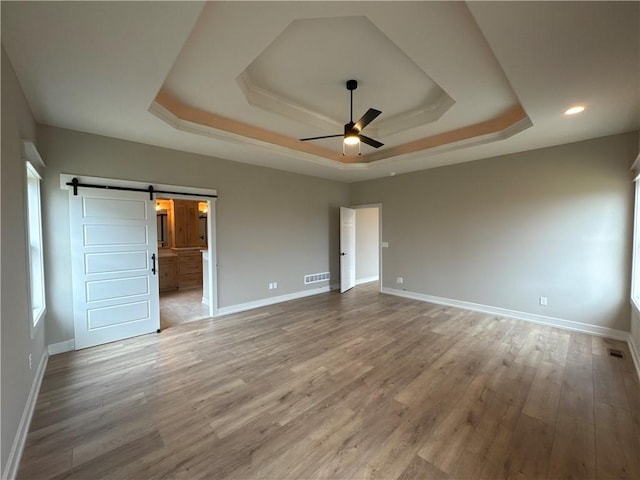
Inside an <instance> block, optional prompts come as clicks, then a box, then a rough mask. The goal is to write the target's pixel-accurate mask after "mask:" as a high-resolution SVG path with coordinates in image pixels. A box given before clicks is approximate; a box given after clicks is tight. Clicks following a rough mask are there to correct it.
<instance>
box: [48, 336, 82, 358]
mask: <svg viewBox="0 0 640 480" xmlns="http://www.w3.org/2000/svg"><path fill="white" fill-rule="evenodd" d="M75 348H76V342H75V340H73V339H71V340H65V341H64V342H59V343H52V344H51V345H49V346H48V347H47V350H48V351H49V355H57V354H59V353H64V352H71V351H72V350H75Z"/></svg>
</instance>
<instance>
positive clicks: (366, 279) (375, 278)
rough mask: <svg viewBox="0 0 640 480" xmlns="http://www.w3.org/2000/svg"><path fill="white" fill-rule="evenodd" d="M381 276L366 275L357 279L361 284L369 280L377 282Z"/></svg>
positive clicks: (358, 283) (357, 282)
mask: <svg viewBox="0 0 640 480" xmlns="http://www.w3.org/2000/svg"><path fill="white" fill-rule="evenodd" d="M379 278H380V277H378V276H377V275H376V276H374V277H366V278H361V279H359V280H356V285H361V284H363V283H369V282H375V281H377V280H378V279H379Z"/></svg>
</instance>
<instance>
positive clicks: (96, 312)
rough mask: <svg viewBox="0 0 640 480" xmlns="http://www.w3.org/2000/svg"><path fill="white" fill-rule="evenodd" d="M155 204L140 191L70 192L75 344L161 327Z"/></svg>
mask: <svg viewBox="0 0 640 480" xmlns="http://www.w3.org/2000/svg"><path fill="white" fill-rule="evenodd" d="M154 205H155V203H154V202H153V201H150V200H149V196H148V194H144V193H140V192H129V191H115V190H97V189H88V188H80V189H79V190H78V195H77V196H74V195H73V192H71V193H70V198H69V214H70V218H69V225H70V230H71V231H70V233H71V261H72V277H73V310H74V312H73V313H74V331H75V348H76V349H80V348H86V347H91V346H94V345H100V344H103V343H108V342H114V341H117V340H122V339H125V338H129V337H134V336H136V335H142V334H145V333H151V332H155V331H157V330H158V329H159V328H160V302H159V293H158V276H157V274H156V272H157V270H156V269H157V256H158V244H157V229H156V212H155V207H154ZM154 259H155V262H154ZM154 263H155V268H154Z"/></svg>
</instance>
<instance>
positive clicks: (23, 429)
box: [2, 352, 49, 480]
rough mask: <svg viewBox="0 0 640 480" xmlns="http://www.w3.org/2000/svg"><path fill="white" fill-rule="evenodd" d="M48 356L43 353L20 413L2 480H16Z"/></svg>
mask: <svg viewBox="0 0 640 480" xmlns="http://www.w3.org/2000/svg"><path fill="white" fill-rule="evenodd" d="M48 359H49V354H48V353H47V352H43V354H42V358H41V359H40V363H39V364H38V369H37V370H36V374H35V376H34V377H33V383H32V384H31V390H29V396H28V397H27V401H26V402H25V405H24V410H23V411H22V417H20V423H19V424H18V431H17V432H16V436H15V439H14V440H13V445H12V446H11V451H10V452H9V458H8V459H7V464H6V465H5V469H4V471H3V474H2V480H9V479H11V480H12V479H14V478H16V475H17V474H18V467H19V466H20V459H21V458H22V451H23V450H24V444H25V442H26V441H27V434H28V433H29V426H30V425H31V418H32V417H33V410H34V409H35V407H36V401H37V400H38V393H39V392H40V385H42V378H43V377H44V372H45V370H46V369H47V360H48Z"/></svg>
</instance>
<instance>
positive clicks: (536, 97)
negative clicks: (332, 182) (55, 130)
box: [0, 1, 640, 182]
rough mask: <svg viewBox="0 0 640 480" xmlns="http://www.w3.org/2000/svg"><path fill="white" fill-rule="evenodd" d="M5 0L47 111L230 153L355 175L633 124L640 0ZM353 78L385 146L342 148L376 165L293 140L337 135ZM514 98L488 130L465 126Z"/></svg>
mask: <svg viewBox="0 0 640 480" xmlns="http://www.w3.org/2000/svg"><path fill="white" fill-rule="evenodd" d="M0 5H1V8H2V12H1V13H2V44H3V46H4V48H5V49H6V52H7V54H8V56H9V59H10V60H11V63H12V65H13V67H14V68H15V70H16V73H17V75H18V79H19V81H20V83H21V85H22V87H23V90H24V92H25V95H26V96H27V99H28V101H29V104H30V106H31V109H32V111H33V114H34V116H35V117H36V119H37V121H39V122H41V123H44V124H49V125H54V126H59V127H63V128H71V129H75V130H80V131H85V132H90V133H96V134H101V135H108V136H112V137H117V138H123V139H128V140H133V141H139V142H144V143H148V144H152V145H159V146H164V147H169V148H175V149H179V150H185V151H190V152H195V153H201V154H205V155H210V156H215V157H219V158H226V159H230V160H235V161H240V162H246V163H252V164H257V165H264V166H270V167H274V168H278V169H283V170H288V171H294V172H298V173H304V174H309V175H316V176H320V177H325V178H332V179H336V180H342V181H348V182H351V181H359V180H365V179H370V178H377V177H381V176H385V175H389V174H390V173H391V172H397V173H403V172H409V171H414V170H419V169H424V168H431V167H435V166H440V165H446V164H451V163H459V162H464V161H471V160H476V159H480V158H486V157H489V156H494V155H500V154H506V153H512V152H517V151H523V150H530V149H534V148H540V147H545V146H550V145H557V144H562V143H569V142H573V141H579V140H583V139H587V138H594V137H599V136H604V135H610V134H615V133H621V132H626V131H631V130H636V129H638V128H639V127H640V106H639V103H640V98H639V91H640V88H639V86H640V76H639V71H640V8H639V7H640V3H638V2H471V3H468V4H467V3H464V2H406V3H405V2H371V3H369V2H283V3H281V2H207V3H203V2H7V1H2V2H1V3H0ZM350 78H355V79H357V80H358V81H359V87H358V89H357V90H356V91H355V92H354V117H356V118H357V117H359V116H360V115H361V114H362V113H364V111H365V110H366V109H367V108H369V107H373V108H377V109H380V110H382V111H383V114H382V115H381V116H380V117H378V119H376V120H375V121H374V122H372V124H371V125H370V126H369V127H367V129H366V130H365V131H364V132H363V133H365V134H366V135H368V136H372V137H374V138H377V139H378V140H380V141H382V142H384V143H385V146H384V147H382V148H381V149H380V150H378V151H375V150H373V149H372V148H371V147H368V146H366V145H365V146H363V157H361V158H362V159H361V160H360V159H359V158H358V157H354V158H352V159H350V160H348V161H350V162H353V161H355V162H359V161H364V162H369V163H342V161H343V160H342V159H341V158H340V157H341V152H342V145H341V141H340V139H330V140H323V141H320V142H314V143H315V144H316V145H315V146H308V145H307V144H301V142H297V140H296V139H297V138H301V137H307V136H316V135H326V134H331V133H341V125H342V124H344V123H346V122H347V120H348V115H349V108H348V107H349V103H348V101H349V96H348V92H347V90H346V89H345V86H344V83H345V81H346V80H348V79H350ZM163 96H165V97H167V98H171V99H172V102H173V104H175V105H177V106H178V107H179V108H176V109H173V110H172V108H171V107H169V106H168V104H166V103H164V104H163V103H162V102H160V99H161V98H162V97H163ZM443 99H444V100H443ZM446 99H448V100H446ZM445 100H446V101H445ZM439 102H440V103H439ZM443 102H444V103H443ZM575 103H582V104H585V105H586V106H587V110H586V111H585V112H584V113H583V114H581V115H579V116H576V117H565V116H563V115H562V112H563V111H564V110H565V109H566V108H567V107H568V106H570V105H572V104H575ZM514 108H515V109H520V110H521V111H522V110H523V111H524V112H526V118H524V119H521V120H519V121H518V122H516V123H514V124H513V125H511V126H510V127H508V128H503V129H502V130H501V131H499V132H495V134H491V135H486V134H480V133H482V132H480V133H479V134H477V135H475V136H473V135H472V136H468V137H462V136H460V135H458V134H457V133H456V132H460V131H463V130H465V129H469V128H470V129H471V130H472V131H473V128H472V127H473V126H474V125H478V124H480V123H482V122H485V121H489V120H492V119H496V118H498V117H499V116H501V115H503V114H505V112H507V111H509V110H510V109H514ZM438 109H439V110H438ZM436 110H437V111H436ZM180 111H185V112H191V113H192V114H193V115H196V114H197V115H196V116H198V115H199V116H198V118H202V119H204V120H202V121H200V120H198V121H194V118H196V117H194V116H192V117H188V116H182V117H181V113H180ZM434 112H435V113H434ZM210 117H211V118H215V119H216V122H218V123H216V124H215V125H220V124H222V125H232V126H233V128H227V127H225V126H223V127H220V126H216V127H215V128H214V127H212V125H214V124H213V123H211V122H208V121H207V119H208V118H210ZM400 127H401V128H400ZM335 128H337V130H335ZM398 129H399V130H400V131H394V130H398ZM254 130H256V131H258V130H259V131H260V132H262V133H260V135H257V136H255V135H252V134H251V133H250V132H252V131H254ZM465 131H466V130H465ZM247 132H249V133H247ZM261 135H262V136H261ZM378 135H381V136H380V137H378ZM436 135H444V136H445V137H447V138H448V140H447V141H445V142H442V143H441V144H439V145H437V146H435V147H434V146H428V147H425V146H424V145H423V146H421V147H420V148H419V149H417V150H416V149H414V150H413V151H411V150H410V149H406V148H404V147H405V146H406V145H409V144H411V143H412V142H414V143H415V142H420V141H422V140H423V139H425V138H426V139H429V138H433V136H436ZM271 137H273V138H275V139H276V140H274V141H272V140H271ZM278 139H280V140H278ZM307 143H311V142H307ZM427 143H429V142H427ZM316 147H317V149H318V150H317V151H314V150H308V149H309V148H316ZM305 148H307V150H304V149H305ZM323 152H327V154H326V155H325V154H324V153H323ZM332 155H334V156H332Z"/></svg>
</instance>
